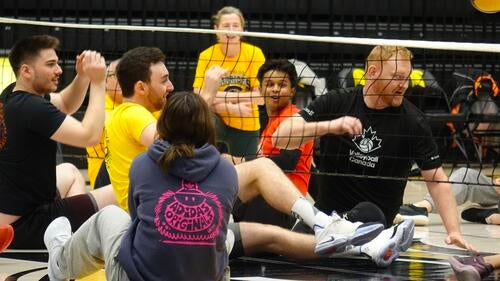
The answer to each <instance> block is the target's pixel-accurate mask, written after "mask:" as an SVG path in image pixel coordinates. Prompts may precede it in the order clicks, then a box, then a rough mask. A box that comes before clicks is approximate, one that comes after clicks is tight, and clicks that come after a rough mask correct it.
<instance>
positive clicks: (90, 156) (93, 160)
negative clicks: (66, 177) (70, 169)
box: [86, 95, 118, 188]
mask: <svg viewBox="0 0 500 281" xmlns="http://www.w3.org/2000/svg"><path fill="white" fill-rule="evenodd" d="M104 102H105V103H104V109H105V111H106V119H107V117H108V115H109V114H110V113H111V111H112V110H113V109H114V108H115V107H117V106H118V105H117V104H115V102H114V101H113V99H111V98H110V97H109V96H108V95H106V97H105V100H104ZM105 147H106V142H105V141H104V131H103V133H102V134H101V139H100V140H99V143H98V144H96V145H94V146H91V147H87V148H86V150H87V174H88V176H89V181H90V186H91V187H92V188H94V184H95V180H96V178H97V174H98V173H99V169H100V168H101V165H102V162H103V161H104V148H105Z"/></svg>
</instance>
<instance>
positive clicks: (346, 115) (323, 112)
mask: <svg viewBox="0 0 500 281" xmlns="http://www.w3.org/2000/svg"><path fill="white" fill-rule="evenodd" d="M411 57H412V55H411V52H410V51H409V50H408V49H406V48H404V47H395V46H377V47H375V48H374V49H373V50H372V51H371V53H370V55H369V56H368V58H367V62H366V77H365V79H366V83H365V85H364V87H358V88H353V89H347V90H339V91H333V92H331V93H329V94H327V95H325V96H321V97H319V98H317V99H316V100H315V101H314V102H312V103H311V104H310V105H309V106H307V107H306V108H304V109H303V110H302V111H301V112H299V113H298V114H296V115H295V116H294V117H292V118H289V119H288V120H287V121H285V122H283V123H282V124H281V126H280V127H279V128H278V130H277V131H281V133H280V135H281V137H280V138H277V137H274V136H273V142H274V143H275V145H276V146H278V147H281V148H287V149H293V148H296V147H298V146H299V145H300V144H302V143H304V142H306V141H308V140H310V139H312V138H315V137H321V139H320V150H321V153H320V154H321V156H320V157H321V158H320V167H319V169H320V171H321V172H323V173H324V174H323V175H322V176H321V177H320V191H319V194H318V196H317V203H316V206H317V207H318V209H320V210H322V211H324V212H331V211H332V210H333V208H335V211H337V212H344V211H346V210H349V209H350V208H352V207H353V206H355V205H356V204H358V203H360V202H363V201H371V202H373V203H375V204H376V205H378V207H380V208H381V209H382V210H383V212H384V214H385V216H386V222H387V225H392V221H393V219H394V216H395V215H396V213H397V212H398V210H399V206H400V205H401V203H402V200H403V194H404V188H405V186H406V181H407V177H408V174H409V171H410V168H411V165H412V161H415V162H416V163H417V164H418V165H419V167H420V169H421V170H422V177H423V178H424V180H425V181H426V184H427V188H428V190H429V192H430V194H431V195H432V197H433V198H434V200H435V202H436V203H437V207H438V210H439V213H440V215H441V217H442V219H443V222H444V226H445V227H446V230H447V232H448V236H447V237H446V240H445V242H446V243H447V244H454V245H456V246H459V247H462V248H466V249H469V250H471V249H473V247H472V246H471V245H470V244H469V243H468V242H467V241H465V240H464V239H463V237H462V235H461V233H460V227H459V223H458V217H457V211H456V202H455V200H454V197H453V194H452V192H451V187H450V184H449V183H448V182H447V181H448V178H447V176H446V175H445V173H444V171H443V169H442V167H441V161H440V158H439V155H438V151H437V146H436V144H435V142H434V140H433V139H432V135H431V130H430V128H429V125H428V124H427V122H426V120H425V118H424V115H423V113H422V112H421V111H420V110H418V109H417V108H416V107H415V106H414V105H413V104H411V103H410V102H409V101H407V100H406V99H404V98H403V96H404V93H405V91H406V89H407V88H408V77H409V76H410V72H411V69H412V66H411ZM283 132H289V136H290V137H289V138H286V137H285V138H284V137H283V135H284V133H283Z"/></svg>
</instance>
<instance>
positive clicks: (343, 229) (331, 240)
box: [314, 213, 384, 257]
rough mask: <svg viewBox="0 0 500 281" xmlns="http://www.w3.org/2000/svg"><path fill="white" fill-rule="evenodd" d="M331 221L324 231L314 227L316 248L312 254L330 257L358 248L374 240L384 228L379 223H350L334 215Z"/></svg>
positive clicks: (316, 226) (319, 227)
mask: <svg viewBox="0 0 500 281" xmlns="http://www.w3.org/2000/svg"><path fill="white" fill-rule="evenodd" d="M331 218H332V221H331V222H330V224H328V225H327V226H326V227H325V228H324V229H323V228H321V226H318V225H315V226H314V232H315V236H316V247H315V249H314V253H315V254H316V255H318V256H327V257H329V256H331V255H332V254H335V253H342V252H344V251H345V250H346V248H351V247H350V246H358V245H362V244H365V243H367V242H368V241H370V240H372V239H373V238H375V237H376V236H377V235H378V234H379V233H380V232H381V231H382V230H383V229H384V226H383V225H382V224H380V223H361V222H355V223H353V222H350V221H347V220H345V219H342V218H341V217H339V216H338V215H337V214H336V213H334V214H332V216H331Z"/></svg>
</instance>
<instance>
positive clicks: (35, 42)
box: [9, 35, 59, 77]
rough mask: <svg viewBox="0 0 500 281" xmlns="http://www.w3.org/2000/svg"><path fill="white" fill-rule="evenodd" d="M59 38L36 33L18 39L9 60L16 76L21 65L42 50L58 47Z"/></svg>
mask: <svg viewBox="0 0 500 281" xmlns="http://www.w3.org/2000/svg"><path fill="white" fill-rule="evenodd" d="M58 47H59V39H57V38H56V37H54V36H50V35H35V36H30V37H26V38H24V39H21V40H19V41H17V42H16V43H15V44H14V46H13V47H12V49H11V50H10V54H9V62H10V65H11V66H12V70H13V71H14V74H15V75H16V77H18V76H19V70H20V69H21V65H23V64H24V63H26V62H27V61H29V60H32V59H34V58H35V57H36V56H38V54H39V52H40V50H44V49H57V48H58Z"/></svg>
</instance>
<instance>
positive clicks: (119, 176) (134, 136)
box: [105, 102, 156, 211]
mask: <svg viewBox="0 0 500 281" xmlns="http://www.w3.org/2000/svg"><path fill="white" fill-rule="evenodd" d="M154 122H156V119H155V118H154V117H153V114H152V113H151V112H149V111H148V110H147V109H146V108H145V107H143V106H142V105H139V104H136V103H129V102H125V103H122V104H121V105H119V106H118V107H117V108H115V110H113V112H111V114H110V115H109V118H108V120H106V125H105V132H106V168H107V169H108V173H109V178H110V180H111V184H112V185H113V190H114V192H115V196H116V200H117V201H118V204H119V205H120V207H121V208H122V209H124V210H125V211H128V184H129V178H128V171H129V169H130V165H131V164H132V160H133V159H134V158H135V157H136V156H137V155H139V154H141V153H142V152H144V151H146V149H147V147H145V146H144V145H142V143H141V141H140V138H141V134H142V131H143V130H144V129H145V128H146V127H147V126H148V125H150V124H151V123H154Z"/></svg>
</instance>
